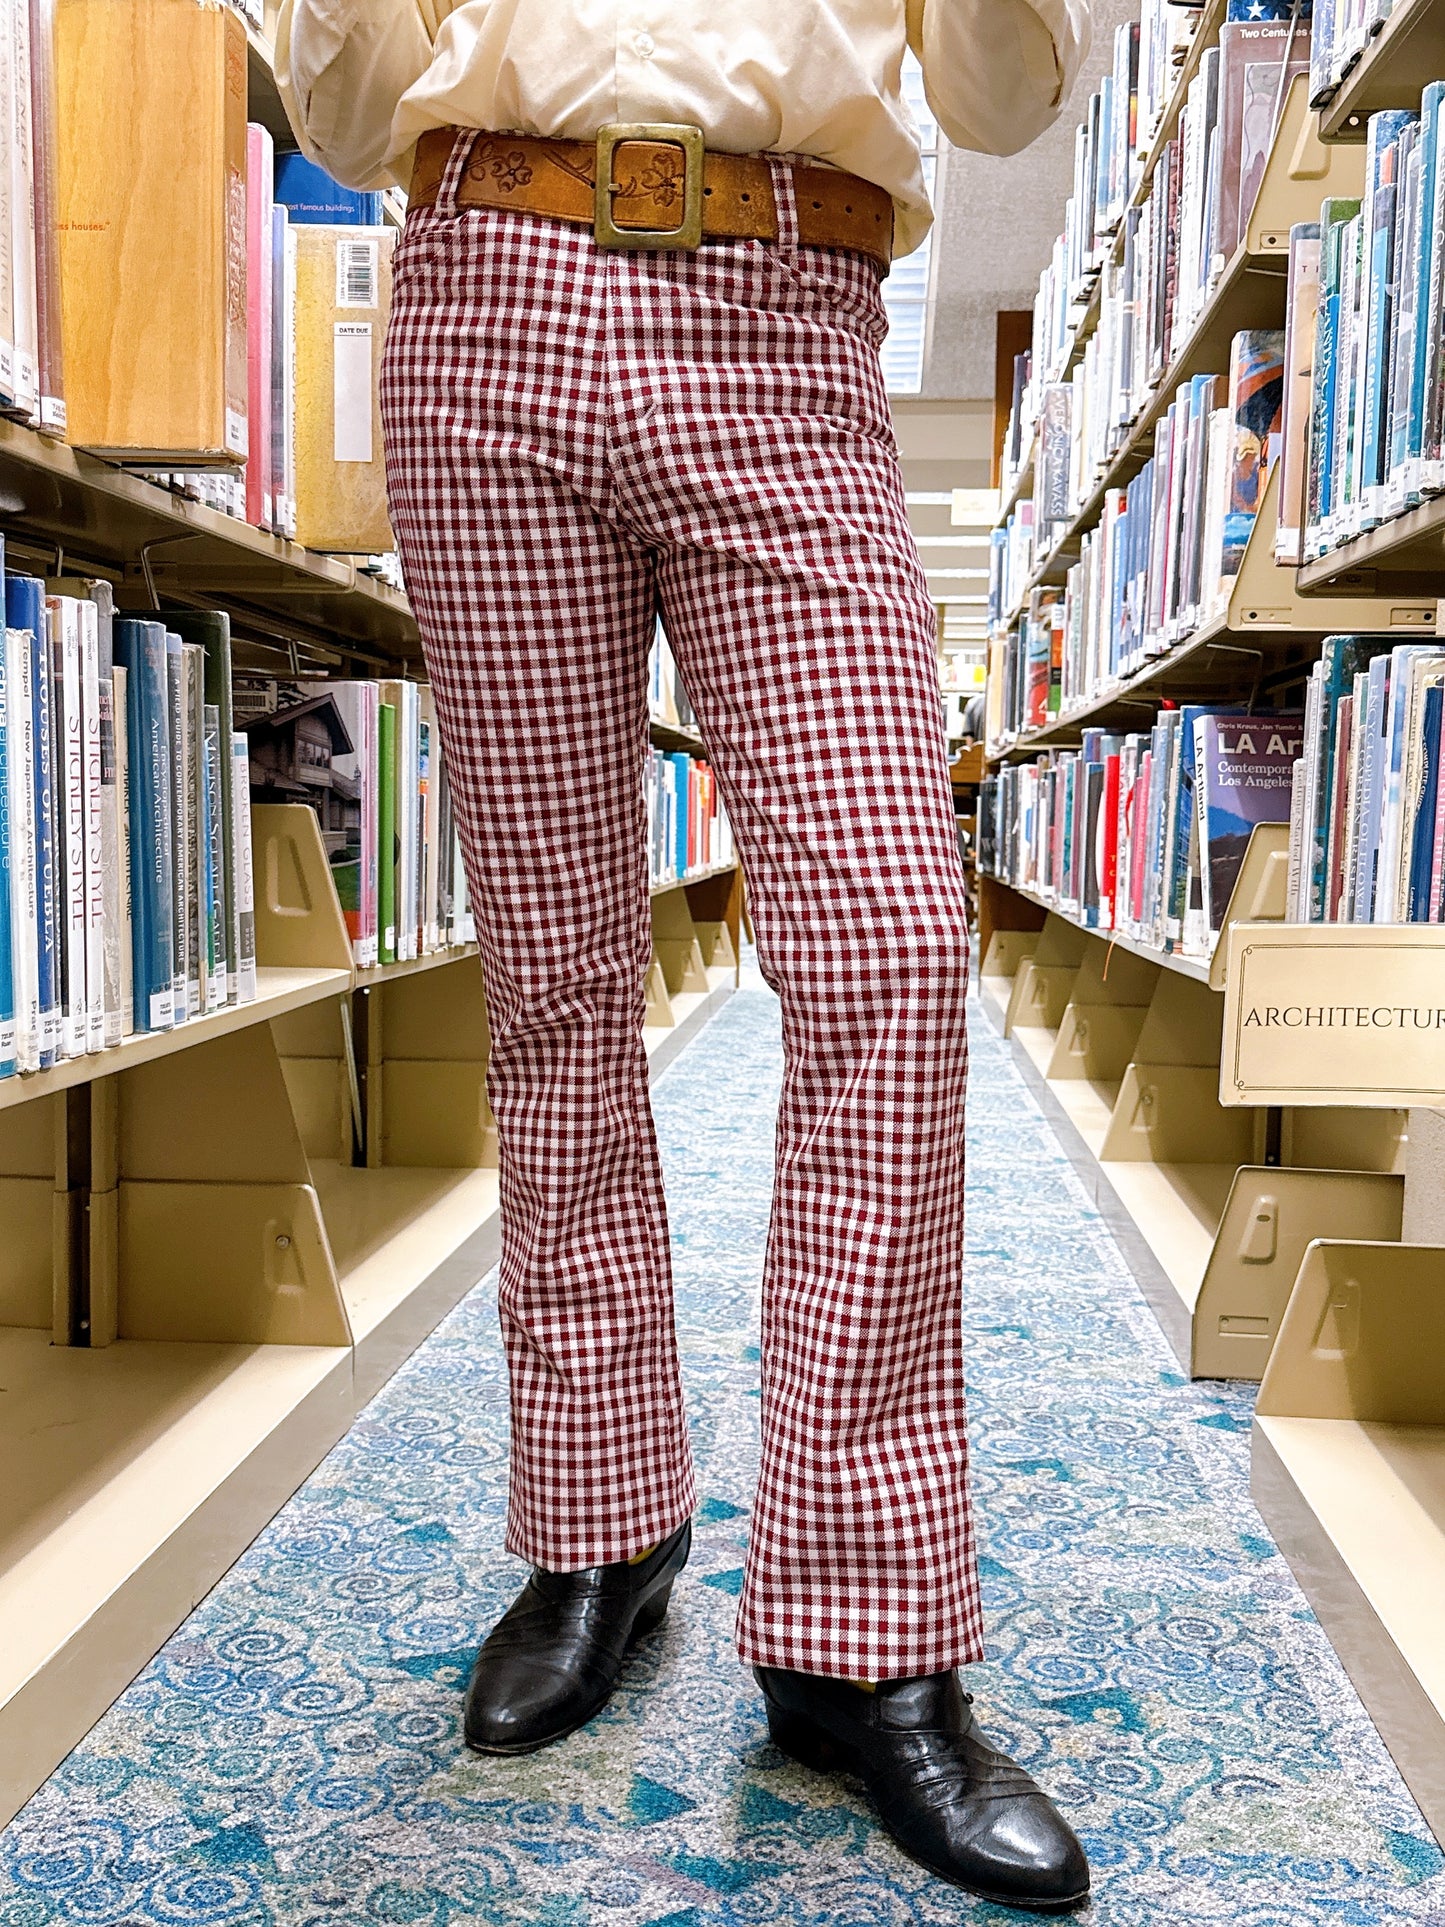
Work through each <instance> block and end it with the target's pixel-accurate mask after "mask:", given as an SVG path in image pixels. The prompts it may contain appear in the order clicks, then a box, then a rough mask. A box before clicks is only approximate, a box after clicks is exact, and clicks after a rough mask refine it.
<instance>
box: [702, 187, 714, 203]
mask: <svg viewBox="0 0 1445 1927" xmlns="http://www.w3.org/2000/svg"><path fill="white" fill-rule="evenodd" d="M702 192H703V199H704V200H709V199H711V197H712V189H711V188H710V187H705V188H704V189H703V191H702Z"/></svg>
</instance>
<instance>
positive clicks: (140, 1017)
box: [115, 620, 184, 1031]
mask: <svg viewBox="0 0 1445 1927" xmlns="http://www.w3.org/2000/svg"><path fill="white" fill-rule="evenodd" d="M115 653H116V660H117V661H118V662H119V663H120V664H121V665H122V666H123V667H124V669H125V671H126V707H127V716H126V723H127V730H126V734H127V738H128V747H129V763H130V781H129V785H128V798H129V804H130V809H129V812H128V814H129V821H130V834H131V866H130V876H131V917H132V944H131V955H132V973H133V983H134V1020H135V1028H136V1029H137V1030H138V1031H158V1030H170V1029H172V1028H174V1026H175V1024H176V1023H177V1021H178V1019H179V1015H180V1012H179V1011H178V1006H177V997H176V976H175V930H176V902H175V879H174V869H175V841H174V828H173V816H174V810H175V789H174V783H173V771H172V755H171V713H172V704H171V672H170V658H171V653H172V652H170V651H169V650H168V648H167V636H166V629H165V625H164V624H163V623H160V622H135V621H129V620H122V621H117V623H116V625H115ZM182 994H184V980H183V981H182Z"/></svg>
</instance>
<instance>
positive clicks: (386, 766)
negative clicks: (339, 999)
mask: <svg viewBox="0 0 1445 1927" xmlns="http://www.w3.org/2000/svg"><path fill="white" fill-rule="evenodd" d="M376 744H377V749H376V767H377V838H378V843H379V846H380V857H379V862H378V864H377V920H378V928H377V950H378V960H379V961H380V962H381V963H384V964H387V963H395V962H396V956H397V951H396V873H397V854H396V841H397V838H396V710H395V708H394V707H393V705H392V704H391V703H388V702H383V703H379V704H378V705H377V725H376Z"/></svg>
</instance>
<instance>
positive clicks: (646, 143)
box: [410, 122, 893, 271]
mask: <svg viewBox="0 0 1445 1927" xmlns="http://www.w3.org/2000/svg"><path fill="white" fill-rule="evenodd" d="M459 131H460V130H458V129H457V128H453V127H438V128H435V129H433V130H432V132H430V133H427V134H423V135H422V137H421V139H420V140H419V141H418V142H417V148H416V165H415V167H414V169H413V172H412V180H411V195H410V205H411V206H412V207H433V206H435V204H436V201H437V196H438V194H439V192H440V189H441V184H442V177H443V175H444V174H445V173H446V168H447V162H448V161H449V160H450V158H451V154H452V149H453V148H454V146H455V144H456V140H457V135H458V132H459ZM793 165H794V167H795V170H796V175H797V186H796V201H797V211H798V239H799V241H801V242H803V243H805V244H806V245H808V246H810V247H823V248H850V249H855V250H856V251H857V252H859V253H860V254H867V255H871V256H872V258H873V259H874V260H875V261H876V262H878V264H879V265H880V266H881V267H882V268H883V269H884V270H885V271H886V270H887V268H888V266H889V263H890V261H891V259H892V254H893V201H892V197H891V196H890V195H889V194H888V193H887V192H886V191H885V190H884V189H883V188H881V187H874V186H872V185H871V184H870V183H869V182H867V181H861V180H859V179H858V177H857V175H856V174H843V173H840V172H838V171H837V170H836V169H834V168H831V167H821V166H818V167H811V166H808V165H806V164H804V163H793ZM599 183H600V185H599ZM457 204H458V206H460V207H505V208H514V209H518V210H520V211H521V212H523V213H527V214H543V215H548V216H550V217H551V218H552V219H553V220H555V221H575V222H579V223H585V224H586V225H587V226H588V227H590V228H591V229H592V230H593V232H594V234H595V235H596V236H597V240H598V244H599V245H600V246H602V247H612V248H695V247H697V246H699V245H700V244H701V242H702V241H703V240H732V241H776V240H777V238H778V210H777V204H776V201H775V199H774V195H773V178H772V174H771V172H770V170H769V167H768V163H767V161H766V160H764V159H763V158H762V157H761V156H759V155H756V154H714V153H709V152H707V151H706V149H705V147H704V143H703V136H702V133H701V130H700V129H698V128H696V127H685V126H673V125H670V124H663V123H658V122H647V123H639V122H628V123H619V124H616V125H613V126H609V127H604V128H603V129H602V131H601V132H600V134H599V135H598V137H597V139H596V141H595V142H594V141H571V140H539V139H537V138H536V137H534V136H533V135H530V134H481V133H479V134H478V135H477V136H476V138H475V144H474V145H473V147H472V150H471V152H470V154H469V155H468V156H467V161H466V166H465V169H464V171H463V173H462V176H461V179H460V182H459V184H458V187H457Z"/></svg>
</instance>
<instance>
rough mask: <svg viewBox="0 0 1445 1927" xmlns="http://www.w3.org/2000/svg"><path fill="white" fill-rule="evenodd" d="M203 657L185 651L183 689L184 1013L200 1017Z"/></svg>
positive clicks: (204, 908)
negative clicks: (185, 946)
mask: <svg viewBox="0 0 1445 1927" xmlns="http://www.w3.org/2000/svg"><path fill="white" fill-rule="evenodd" d="M204 659H205V652H204V651H203V650H202V649H201V648H200V647H199V645H197V644H195V643H185V644H184V645H183V646H182V649H181V687H182V696H183V700H184V702H185V706H186V716H185V768H184V775H185V843H184V858H185V868H186V914H187V916H188V918H189V920H190V922H189V932H188V940H187V955H186V1012H187V1015H188V1016H191V1017H199V1016H200V1015H201V1014H202V1012H203V1011H204V1010H205V1009H206V1007H207V997H208V991H209V981H210V967H211V966H210V949H211V938H210V910H209V907H208V905H207V903H206V889H205V873H206V865H207V864H208V863H209V861H210V849H211V843H210V832H209V830H208V828H207V825H206V821H205V804H206V713H205V699H204V694H203V679H204V669H203V664H204Z"/></svg>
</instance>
